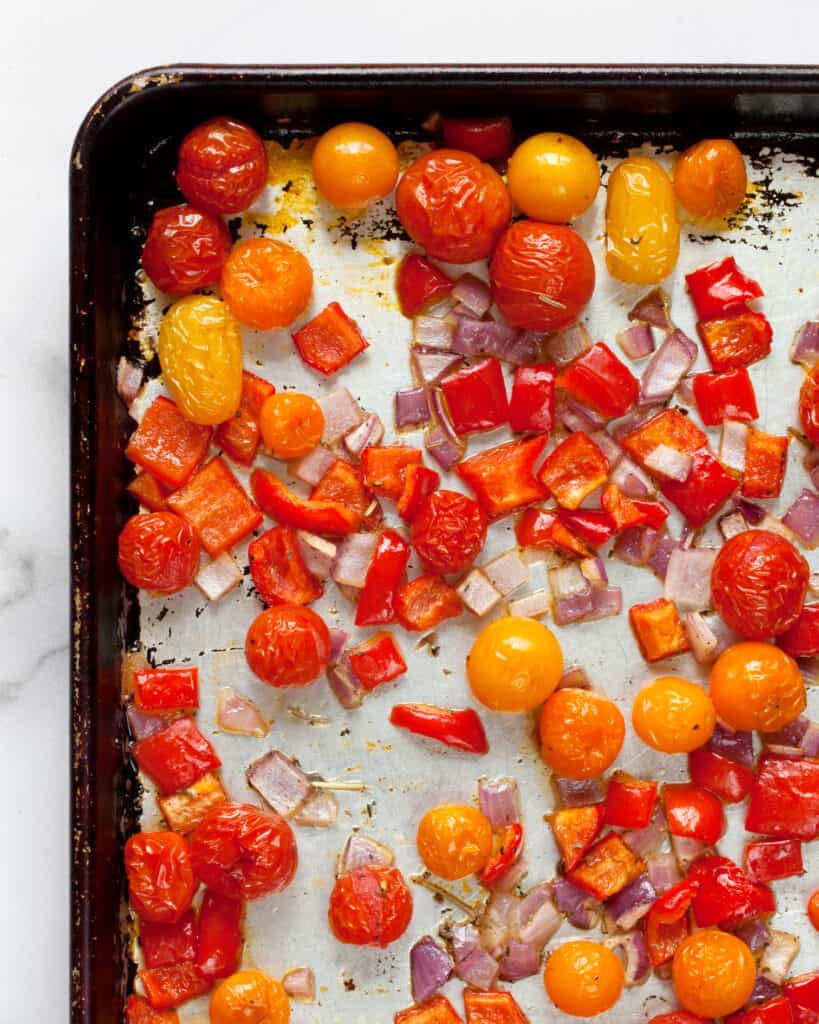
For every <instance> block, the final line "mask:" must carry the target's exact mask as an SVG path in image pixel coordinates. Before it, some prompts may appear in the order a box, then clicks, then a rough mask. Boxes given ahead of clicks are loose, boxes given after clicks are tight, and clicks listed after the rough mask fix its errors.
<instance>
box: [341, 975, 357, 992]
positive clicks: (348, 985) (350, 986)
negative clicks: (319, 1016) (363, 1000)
mask: <svg viewBox="0 0 819 1024" xmlns="http://www.w3.org/2000/svg"><path fill="white" fill-rule="evenodd" d="M344 991H345V992H355V978H344Z"/></svg>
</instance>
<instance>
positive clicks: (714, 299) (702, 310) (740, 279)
mask: <svg viewBox="0 0 819 1024" xmlns="http://www.w3.org/2000/svg"><path fill="white" fill-rule="evenodd" d="M685 282H686V284H687V285H688V291H689V293H690V295H691V301H692V302H693V303H694V309H696V311H697V319H698V320H712V319H715V318H716V317H721V316H726V315H727V314H730V313H733V312H737V311H739V310H741V309H744V307H745V305H746V303H748V302H750V301H751V300H752V299H758V298H759V297H760V296H761V295H763V294H764V293H763V291H762V289H761V288H760V286H759V285H758V284H757V282H756V281H754V280H752V279H751V278H750V277H747V276H746V275H745V274H743V273H742V271H741V270H740V269H739V267H738V266H737V265H736V260H735V259H734V257H733V256H726V257H725V258H724V259H721V260H717V261H716V262H715V263H709V264H708V266H706V267H700V268H699V269H698V270H694V271H692V273H690V274H686V275H685Z"/></svg>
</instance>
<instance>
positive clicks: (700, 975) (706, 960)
mask: <svg viewBox="0 0 819 1024" xmlns="http://www.w3.org/2000/svg"><path fill="white" fill-rule="evenodd" d="M671 977H672V979H673V981H674V990H675V991H676V993H677V998H678V999H679V1001H680V1002H681V1003H682V1005H683V1006H684V1007H685V1008H686V1010H690V1011H691V1013H696V1014H697V1015H698V1016H700V1017H707V1018H712V1017H725V1016H727V1015H728V1014H729V1013H734V1012H735V1011H736V1010H738V1009H739V1008H740V1007H741V1006H744V1005H745V1003H746V1002H747V1001H748V997H749V996H750V994H751V992H752V991H753V988H754V984H755V983H756V962H755V961H754V957H753V954H752V953H751V951H750V949H748V947H747V946H746V945H745V943H744V942H743V941H742V940H741V939H738V938H737V937H736V936H735V935H731V934H730V933H728V932H722V931H718V930H717V929H715V928H706V929H704V930H703V931H699V932H694V934H693V935H689V936H688V938H687V939H685V940H684V941H683V942H682V944H681V945H680V946H679V947H678V949H677V952H676V953H675V954H674V962H673V964H672V968H671Z"/></svg>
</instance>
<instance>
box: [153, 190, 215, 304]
mask: <svg viewBox="0 0 819 1024" xmlns="http://www.w3.org/2000/svg"><path fill="white" fill-rule="evenodd" d="M230 246H231V239H230V232H229V231H228V229H227V225H226V224H225V222H224V221H222V220H220V219H219V218H218V217H215V216H214V215H213V214H211V213H203V212H202V211H201V210H196V209H194V207H193V206H188V204H187V203H181V204H180V205H179V206H169V207H167V208H166V209H164V210H158V211H157V212H156V213H155V214H154V219H153V220H152V221H151V227H150V228H149V230H148V238H147V239H146V241H145V246H144V248H143V250H142V267H143V269H144V270H145V273H146V274H147V275H148V277H150V279H151V280H152V281H153V283H154V284H155V285H156V286H157V288H159V289H161V290H162V291H163V292H167V293H168V294H169V295H188V294H189V293H190V292H193V291H196V289H197V288H207V286H208V285H211V284H216V282H217V281H218V280H219V276H220V274H221V273H222V267H223V266H224V264H225V260H226V259H227V258H228V255H229V254H230Z"/></svg>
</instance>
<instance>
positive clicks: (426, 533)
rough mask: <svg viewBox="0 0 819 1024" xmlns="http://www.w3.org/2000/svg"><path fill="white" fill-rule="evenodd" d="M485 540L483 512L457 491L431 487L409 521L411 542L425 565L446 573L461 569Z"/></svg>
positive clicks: (461, 570) (462, 569)
mask: <svg viewBox="0 0 819 1024" xmlns="http://www.w3.org/2000/svg"><path fill="white" fill-rule="evenodd" d="M485 540H486V516H484V514H483V512H482V511H481V507H480V505H479V504H478V503H477V501H475V499H474V498H469V497H467V495H465V494H461V493H460V491H447V490H441V491H433V493H432V494H430V495H429V497H428V498H426V500H425V501H424V502H423V504H422V505H421V507H420V508H419V510H418V514H417V515H416V517H415V519H414V520H413V523H412V544H413V547H414V548H415V550H416V551H417V552H418V554H419V555H420V556H421V559H422V561H423V563H424V565H425V566H426V567H427V568H428V569H431V570H432V572H436V573H439V574H440V575H445V574H446V573H450V572H463V571H464V570H465V569H468V568H469V566H470V565H472V563H473V562H474V561H475V558H476V557H477V555H478V553H479V552H480V550H481V548H482V547H483V543H484V541H485Z"/></svg>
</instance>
